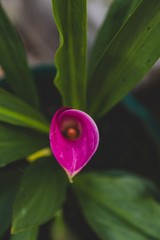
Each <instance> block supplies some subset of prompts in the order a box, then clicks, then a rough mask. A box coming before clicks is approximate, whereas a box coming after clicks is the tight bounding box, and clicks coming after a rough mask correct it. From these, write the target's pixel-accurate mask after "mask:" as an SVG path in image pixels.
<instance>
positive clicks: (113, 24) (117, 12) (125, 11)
mask: <svg viewBox="0 0 160 240" xmlns="http://www.w3.org/2000/svg"><path fill="white" fill-rule="evenodd" d="M140 2H142V0H114V1H113V3H112V4H111V7H110V9H109V12H107V16H106V18H105V20H104V22H103V24H102V26H101V28H100V30H99V31H98V34H97V37H96V40H95V43H94V46H93V49H92V52H91V56H90V60H89V75H90V74H91V72H92V71H93V70H94V68H95V65H96V63H97V62H98V60H99V58H100V56H101V55H102V54H103V52H104V51H105V49H106V48H107V46H108V44H109V42H110V41H111V40H112V38H113V37H114V36H115V34H116V33H117V32H118V31H119V29H120V28H121V27H122V25H123V23H124V22H125V21H126V19H128V17H129V16H130V15H131V13H132V12H133V10H135V8H136V7H137V6H138V4H139V3H140Z"/></svg>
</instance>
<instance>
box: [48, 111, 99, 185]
mask: <svg viewBox="0 0 160 240" xmlns="http://www.w3.org/2000/svg"><path fill="white" fill-rule="evenodd" d="M98 143H99V132H98V128H97V126H96V124H95V122H94V121H93V119H92V118H91V117H90V116H89V115H88V114H87V113H85V112H82V111H80V110H76V109H72V108H68V107H62V108H61V109H59V110H58V111H57V112H56V113H55V114H54V116H53V119H52V122H51V126H50V145H51V149H52V152H53V154H54V156H55V158H56V159H57V161H58V162H59V164H60V165H61V166H62V168H64V170H65V171H66V173H67V175H68V177H69V179H70V181H71V182H72V178H73V177H74V176H75V175H76V174H77V173H78V172H80V171H81V169H82V168H83V167H84V166H85V165H86V164H87V163H88V161H89V160H90V159H91V157H92V156H93V154H94V153H95V151H96V149H97V147H98Z"/></svg>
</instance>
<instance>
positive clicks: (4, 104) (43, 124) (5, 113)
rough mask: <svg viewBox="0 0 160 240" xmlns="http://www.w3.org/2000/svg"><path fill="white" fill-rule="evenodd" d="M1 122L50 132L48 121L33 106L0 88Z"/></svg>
mask: <svg viewBox="0 0 160 240" xmlns="http://www.w3.org/2000/svg"><path fill="white" fill-rule="evenodd" d="M0 121H4V122H6V123H11V124H14V125H17V126H23V127H29V128H33V129H36V130H38V131H40V132H44V133H47V134H48V132H49V124H48V122H47V120H46V119H45V118H44V117H43V116H42V115H41V113H39V112H38V110H35V109H34V108H32V107H31V106H29V105H28V104H27V103H25V102H23V101H22V100H20V99H18V98H17V97H14V96H13V95H12V94H10V93H9V92H7V91H5V90H4V89H2V88H0Z"/></svg>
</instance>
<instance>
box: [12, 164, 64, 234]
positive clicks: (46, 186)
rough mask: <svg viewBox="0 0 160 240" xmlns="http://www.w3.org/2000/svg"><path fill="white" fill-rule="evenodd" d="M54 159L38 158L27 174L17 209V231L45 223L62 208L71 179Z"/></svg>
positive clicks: (16, 202) (23, 181)
mask: <svg viewBox="0 0 160 240" xmlns="http://www.w3.org/2000/svg"><path fill="white" fill-rule="evenodd" d="M54 161H55V160H54V159H51V160H49V159H41V160H38V161H36V162H35V163H33V164H32V165H31V166H30V167H29V168H28V169H27V170H26V172H25V173H24V175H23V177H22V180H21V183H20V187H19V191H18V194H17V197H16V201H15V204H14V209H13V225H12V232H13V233H16V232H19V231H23V230H24V229H26V228H30V227H33V226H37V225H40V224H43V223H45V222H46V221H48V220H50V219H52V218H53V217H54V216H55V213H56V212H57V211H58V210H59V209H60V208H61V207H62V204H63V202H64V200H65V193H66V183H67V179H66V176H65V174H62V173H61V172H59V171H58V170H57V169H56V168H55V165H54Z"/></svg>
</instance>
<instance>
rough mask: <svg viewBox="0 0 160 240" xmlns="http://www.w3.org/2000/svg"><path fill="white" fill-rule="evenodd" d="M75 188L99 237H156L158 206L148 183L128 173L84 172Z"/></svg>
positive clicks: (135, 239)
mask: <svg viewBox="0 0 160 240" xmlns="http://www.w3.org/2000/svg"><path fill="white" fill-rule="evenodd" d="M74 189H75V191H76V193H77V197H78V199H79V201H80V204H81V206H82V208H83V212H84V215H85V217H86V219H87V220H88V222H89V224H90V225H91V227H92V228H93V229H94V230H95V232H96V233H97V234H98V235H99V236H100V237H101V239H111V240H112V239H114V240H120V239H123V240H128V239H131V240H145V239H146V240H147V239H159V236H160V221H159V219H160V206H159V203H158V202H156V200H155V199H154V196H153V194H152V192H154V191H155V189H154V187H153V186H152V184H151V183H149V182H146V181H144V180H141V179H139V178H137V177H134V176H129V175H117V176H112V175H107V174H88V175H87V174H86V175H84V176H81V177H79V179H78V178H77V181H75V185H74Z"/></svg>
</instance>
